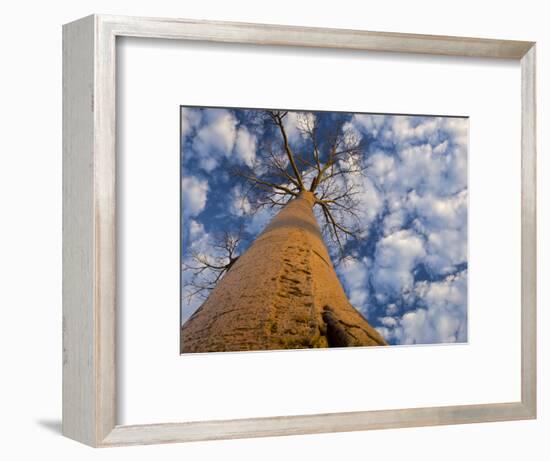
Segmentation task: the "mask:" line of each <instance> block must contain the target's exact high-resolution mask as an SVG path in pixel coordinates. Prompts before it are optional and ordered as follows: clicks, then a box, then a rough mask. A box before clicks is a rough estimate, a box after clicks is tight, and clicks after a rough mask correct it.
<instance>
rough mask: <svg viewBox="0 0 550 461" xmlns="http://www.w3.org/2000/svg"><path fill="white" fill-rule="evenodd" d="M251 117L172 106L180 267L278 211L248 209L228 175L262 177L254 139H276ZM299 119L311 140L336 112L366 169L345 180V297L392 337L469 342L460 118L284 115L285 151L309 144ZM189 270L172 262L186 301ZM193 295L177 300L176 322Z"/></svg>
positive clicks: (189, 309) (464, 124) (249, 235)
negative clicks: (348, 212) (349, 230)
mask: <svg viewBox="0 0 550 461" xmlns="http://www.w3.org/2000/svg"><path fill="white" fill-rule="evenodd" d="M256 115H257V113H256V112H255V111H254V110H242V109H206V108H192V107H182V108H181V139H182V142H181V145H182V152H181V156H182V162H181V190H182V263H183V264H185V263H186V262H189V261H190V257H191V253H195V254H203V253H205V254H208V253H212V247H213V243H215V242H216V240H217V239H218V238H219V235H220V234H221V233H222V232H223V231H237V230H238V229H242V230H241V232H242V234H243V236H244V241H243V243H242V244H241V248H240V250H241V251H242V250H245V249H246V247H247V246H248V245H249V244H250V243H251V242H252V241H253V240H254V238H255V237H256V236H257V235H258V233H259V232H261V230H262V229H263V227H264V226H265V225H266V224H267V223H268V222H269V220H270V219H271V217H272V216H273V214H274V213H276V212H277V209H274V210H273V209H268V208H262V209H260V210H255V209H254V207H253V204H252V203H250V201H249V200H248V199H247V198H246V197H244V198H243V191H246V187H247V185H246V183H243V181H242V179H239V178H238V177H236V176H235V175H233V174H231V171H232V170H233V169H235V168H240V169H245V170H246V169H248V168H252V169H254V170H255V171H259V174H260V175H261V174H262V169H261V166H259V165H260V164H261V160H262V155H265V148H264V146H266V145H268V144H270V143H271V142H273V140H274V136H275V135H274V133H273V132H272V131H269V130H266V129H265V127H264V126H262V124H260V123H257V118H256ZM308 117H309V118H310V119H311V120H314V121H315V123H316V124H317V126H318V127H319V132H320V136H319V137H320V138H322V137H323V131H324V130H326V132H327V133H328V132H329V130H330V127H331V124H333V122H334V120H337V119H338V120H341V121H343V122H344V125H343V126H344V128H345V129H346V130H349V132H350V133H353V135H354V136H355V137H357V138H358V139H360V140H361V141H362V143H363V145H364V146H365V147H364V157H363V159H362V160H363V164H364V166H365V167H366V168H365V170H364V174H362V175H359V174H357V175H352V176H353V177H350V178H348V179H347V180H348V181H352V182H353V183H354V185H355V186H357V190H358V191H359V195H358V197H359V200H360V203H361V204H362V207H361V213H360V214H359V219H360V221H361V222H360V224H361V228H362V229H363V232H362V233H361V236H360V238H359V239H358V240H356V241H352V242H349V243H348V244H346V246H345V248H344V254H345V255H346V258H345V259H344V260H343V261H342V262H340V263H339V264H337V273H338V275H339V277H340V280H341V282H342V284H343V286H344V289H345V290H346V293H347V294H348V297H349V299H350V301H351V303H352V304H353V305H354V306H355V307H356V308H357V309H358V310H360V311H361V312H362V313H363V314H364V315H365V316H366V318H367V319H368V320H369V322H370V323H371V324H372V325H373V326H374V327H375V328H377V329H378V331H379V332H380V333H381V334H382V335H383V336H384V337H385V338H386V340H387V341H388V342H389V343H390V344H431V343H442V342H446V343H449V342H465V341H467V271H468V265H467V217H468V214H467V205H468V196H467V146H468V119H467V118H459V117H456V118H453V117H431V116H402V115H379V114H351V113H331V112H312V113H297V112H289V113H288V115H287V116H286V117H285V128H286V131H287V133H288V136H289V141H290V144H291V146H292V147H293V149H294V151H295V152H299V151H300V149H302V150H303V149H307V148H308V145H307V143H306V142H305V141H304V137H303V135H302V133H301V131H300V128H301V126H300V124H301V123H304V122H303V120H306V119H307V118H308ZM306 176H307V174H306ZM344 219H345V218H344ZM326 240H327V243H328V246H329V251H330V252H331V254H332V255H334V256H337V248H336V246H335V245H333V244H332V243H331V241H330V239H326ZM215 251H216V250H214V252H215ZM214 256H215V254H214ZM182 267H183V266H182ZM189 277H190V274H189V271H185V270H182V287H183V289H182V292H183V293H182V295H183V297H184V298H185V294H186V287H187V286H188V281H189ZM201 302H202V300H201V299H199V298H196V297H195V298H193V299H191V301H188V300H187V298H185V299H183V301H182V320H183V321H185V320H186V319H187V318H188V317H189V316H190V315H191V314H192V313H193V312H194V310H195V309H196V308H197V307H198V306H199V305H200V304H201Z"/></svg>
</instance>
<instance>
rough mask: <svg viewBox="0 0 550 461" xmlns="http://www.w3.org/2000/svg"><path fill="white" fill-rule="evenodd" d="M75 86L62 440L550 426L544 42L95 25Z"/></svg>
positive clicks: (71, 43) (81, 40) (191, 25)
mask: <svg viewBox="0 0 550 461" xmlns="http://www.w3.org/2000/svg"><path fill="white" fill-rule="evenodd" d="M63 66H64V67H63V91H64V93H63V98H64V124H63V127H64V133H63V140H64V141H63V142H64V145H63V165H64V166H63V168H64V170H63V433H64V434H65V435H66V436H68V437H70V438H73V439H75V440H78V441H81V442H83V443H86V444H89V445H92V446H116V445H131V444H146V443H166V442H183V441H193V440H209V439H223V438H239V437H259V436H273V435H290V434H305V433H320V432H334V431H352V430H366V429H377V428H397V427H409V426H426V425H437V424H461V423H471V422H484V421H504V420H519V419H532V418H535V417H536V346H535V345H536V243H535V242H536V239H535V236H536V183H535V179H536V169H535V168H536V124H535V101H536V97H535V73H536V72H535V44H534V43H533V42H519V41H507V40H489V39H475V38H462V37H444V36H423V35H411V34H399V33H386V32H366V31H351V30H336V29H315V28H302V27H289V26H274V25H259V24H240V23H221V22H204V21H194V20H175V19H174V20H173V19H151V18H128V17H112V16H98V15H94V16H90V17H86V18H83V19H80V20H78V21H76V22H73V23H70V24H67V25H65V26H64V29H63ZM266 396H269V398H266Z"/></svg>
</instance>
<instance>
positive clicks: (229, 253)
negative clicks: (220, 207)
mask: <svg viewBox="0 0 550 461" xmlns="http://www.w3.org/2000/svg"><path fill="white" fill-rule="evenodd" d="M242 241H243V231H242V229H240V230H239V231H238V232H233V233H231V232H224V233H223V234H221V235H220V236H218V237H217V238H216V239H215V241H214V244H213V245H212V254H206V253H202V252H192V253H191V257H190V259H189V261H188V262H187V263H184V264H183V269H184V270H185V271H187V274H188V278H189V281H188V283H187V284H186V287H185V298H186V299H187V301H188V302H190V301H191V300H192V299H193V298H195V297H198V298H199V299H203V300H204V299H206V298H207V297H208V295H209V294H210V291H212V290H213V289H214V287H215V286H216V284H217V283H218V282H219V280H220V279H221V278H222V277H223V276H224V275H225V274H226V273H227V271H229V269H231V267H232V266H233V265H234V264H235V262H236V261H237V259H239V249H240V248H239V247H240V245H241V243H242Z"/></svg>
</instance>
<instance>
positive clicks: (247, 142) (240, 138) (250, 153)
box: [235, 126, 256, 167]
mask: <svg viewBox="0 0 550 461" xmlns="http://www.w3.org/2000/svg"><path fill="white" fill-rule="evenodd" d="M235 154H236V156H237V157H238V158H239V160H240V161H241V162H242V163H244V164H245V165H247V166H249V167H252V166H253V165H254V160H255V159H256V136H254V135H253V134H250V132H249V131H248V130H247V129H246V127H244V126H241V127H239V130H238V131H237V140H236V143H235Z"/></svg>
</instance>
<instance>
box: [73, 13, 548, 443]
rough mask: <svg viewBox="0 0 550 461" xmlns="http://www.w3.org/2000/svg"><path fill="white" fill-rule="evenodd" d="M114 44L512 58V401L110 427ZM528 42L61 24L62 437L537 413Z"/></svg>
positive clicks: (139, 23) (132, 23)
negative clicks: (517, 289)
mask: <svg viewBox="0 0 550 461" xmlns="http://www.w3.org/2000/svg"><path fill="white" fill-rule="evenodd" d="M117 37H148V38H164V39H176V40H202V41H212V42H231V43H249V44H261V45H282V46H301V47H319V48H337V49H355V50H371V51H384V52H401V53H424V54H432V55H449V56H470V57H487V58H506V59H513V60H517V61H520V62H521V72H522V77H521V81H522V83H521V85H522V88H521V104H522V107H521V111H522V114H521V120H522V135H521V138H522V140H521V158H522V164H521V183H522V186H521V189H522V196H521V210H522V212H521V401H518V402H506V403H498V404H481V405H460V406H443V407H429V408H414V409H399V410H381V411H357V412H348V413H330V414H316V415H304V416H280V417H263V418H253V419H238V420H224V421H204V422H181V423H169V424H168V423H166V424H151V425H137V426H121V425H118V424H117V421H116V408H117V395H116V393H117V391H116V389H117V388H116V347H115V346H116V329H115V324H116V264H117V261H116V228H115V226H116V194H115V186H116V174H115V171H116V155H115V151H116V123H115V121H116V108H115V76H116V68H115V55H116V47H115V43H116V39H117ZM535 74H536V71H535V43H533V42H523V41H508V40H489V39H476V38H463V37H446V36H428V35H412V34H399V33H386V32H366V31H355V30H337V29H320V28H303V27H291V26H275V25H260V24H244V23H226V22H209V21H196V20H176V19H152V18H131V17H115V16H102V15H93V16H88V17H86V18H83V19H80V20H78V21H75V22H72V23H70V24H67V25H65V26H64V27H63V434H64V435H66V436H67V437H70V438H72V439H75V440H78V441H80V442H83V443H86V444H88V445H91V446H96V447H99V446H116V445H131V444H147V443H165V442H183V441H195V440H210V439H228V438H240V437H262V436H276V435H292V434H306V433H322V432H336V431H358V430H366V429H381V428H396V427H409V426H428V425H440V424H462V423H473V422H484V421H503V420H520V419H533V418H535V417H536V382H537V380H536V251H537V250H536V127H535V114H536V106H535V104H536V97H535Z"/></svg>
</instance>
